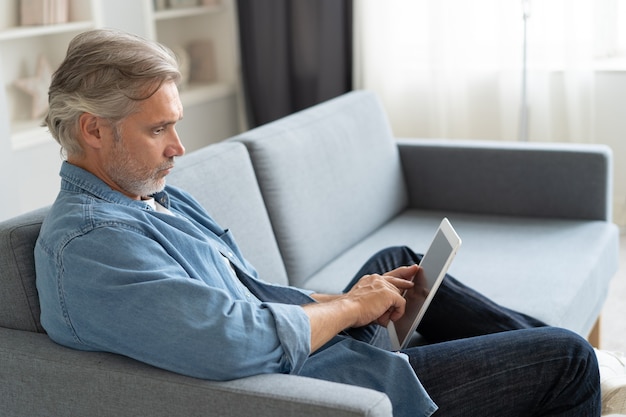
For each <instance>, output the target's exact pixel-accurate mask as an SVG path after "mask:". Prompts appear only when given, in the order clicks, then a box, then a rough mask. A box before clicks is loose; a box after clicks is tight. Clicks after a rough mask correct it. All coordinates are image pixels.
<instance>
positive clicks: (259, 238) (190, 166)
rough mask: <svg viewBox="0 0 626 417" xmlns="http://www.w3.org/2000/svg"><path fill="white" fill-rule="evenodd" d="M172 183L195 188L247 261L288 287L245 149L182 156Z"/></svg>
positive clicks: (239, 146) (224, 146)
mask: <svg viewBox="0 0 626 417" xmlns="http://www.w3.org/2000/svg"><path fill="white" fill-rule="evenodd" d="M168 182H169V183H170V184H172V185H176V186H179V187H181V188H183V189H184V190H193V196H194V197H195V198H196V199H198V201H199V202H200V204H202V205H203V206H204V207H205V208H206V209H207V210H208V212H209V213H210V214H211V216H213V218H215V219H216V220H217V222H218V223H219V224H220V225H221V226H222V227H224V228H227V229H230V230H231V232H232V233H233V235H234V236H235V239H236V240H237V242H239V243H240V246H241V249H242V251H243V253H245V254H246V258H247V259H248V260H249V261H250V262H252V264H253V265H254V266H255V267H256V269H257V270H258V272H259V274H260V276H262V277H263V278H264V279H265V280H266V281H269V282H274V283H277V284H287V283H288V282H287V274H286V272H285V266H284V264H283V261H282V258H281V256H280V252H279V250H278V245H277V244H276V239H275V238H274V234H273V233H272V225H271V224H270V220H269V217H268V215H267V211H266V210H265V204H264V203H263V199H262V197H261V192H260V190H259V186H258V184H257V180H256V176H255V175H254V171H253V170H252V164H251V162H250V158H249V156H248V152H246V149H245V147H244V146H243V145H242V144H240V143H236V142H233V143H224V144H222V145H221V146H209V147H206V148H203V149H200V150H198V151H197V152H194V153H192V154H189V155H187V156H185V157H183V158H181V159H180V160H179V161H178V162H177V164H176V169H174V171H173V172H172V173H171V174H170V176H169V177H168Z"/></svg>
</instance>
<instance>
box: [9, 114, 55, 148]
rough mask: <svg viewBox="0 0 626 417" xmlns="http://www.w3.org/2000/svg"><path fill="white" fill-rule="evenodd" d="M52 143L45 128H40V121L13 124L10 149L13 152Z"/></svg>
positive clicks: (51, 138)
mask: <svg viewBox="0 0 626 417" xmlns="http://www.w3.org/2000/svg"><path fill="white" fill-rule="evenodd" d="M52 142H54V138H53V137H52V135H51V134H50V132H48V128H47V127H43V126H41V120H28V121H20V122H13V129H12V132H11V148H12V149H13V150H14V151H19V150H23V149H28V148H32V147H35V146H39V145H43V144H49V143H52Z"/></svg>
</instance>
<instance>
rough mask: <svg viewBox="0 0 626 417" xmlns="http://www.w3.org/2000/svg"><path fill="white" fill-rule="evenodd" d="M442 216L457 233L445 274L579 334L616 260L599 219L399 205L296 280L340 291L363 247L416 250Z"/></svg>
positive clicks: (612, 232)
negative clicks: (319, 266)
mask: <svg viewBox="0 0 626 417" xmlns="http://www.w3.org/2000/svg"><path fill="white" fill-rule="evenodd" d="M444 216H445V217H448V219H450V222H451V223H452V225H453V226H454V227H455V229H456V230H457V232H458V233H459V235H460V237H461V239H462V241H463V244H462V245H461V248H460V249H459V252H458V254H457V256H456V258H455V260H454V262H453V263H452V266H451V267H450V270H449V273H450V274H451V275H452V276H454V277H455V278H457V279H459V280H460V281H462V282H463V283H465V284H467V285H469V286H471V287H472V288H474V289H476V290H478V291H480V292H481V293H483V294H485V295H487V296H488V297H490V298H491V299H493V300H494V301H496V302H498V303H500V304H502V305H504V306H506V307H509V308H513V309H515V310H518V311H521V312H524V313H526V314H529V315H531V316H534V317H537V318H538V319H540V320H543V321H544V322H546V323H548V324H550V325H555V326H560V327H565V328H568V329H570V330H573V331H575V332H577V333H579V334H581V335H583V336H587V334H588V332H589V331H590V330H591V328H592V327H593V324H594V322H595V318H596V317H597V316H598V315H599V314H600V310H601V308H602V305H603V303H604V300H605V298H606V295H607V291H608V286H609V280H610V279H609V277H612V276H613V275H614V273H615V272H616V271H617V267H618V265H617V259H618V255H617V253H616V251H617V248H618V239H619V233H618V230H617V227H616V226H615V225H613V224H611V223H607V222H603V221H588V220H587V221H581V220H559V219H541V218H523V217H505V216H490V215H478V214H460V213H452V212H438V211H424V210H415V209H412V210H407V211H405V212H403V213H402V214H400V215H399V216H397V217H395V218H394V219H393V220H392V221H390V222H389V223H387V224H386V225H384V226H383V227H381V228H380V229H378V230H377V231H376V232H374V233H372V234H371V235H370V236H368V237H367V238H365V239H363V240H362V241H361V242H360V243H359V244H357V245H355V246H354V247H352V248H351V249H349V250H348V251H346V252H344V253H343V254H342V255H341V256H339V257H338V258H337V259H335V260H334V261H333V262H331V263H330V264H329V265H328V266H326V267H325V268H324V269H322V270H320V271H319V272H318V273H316V274H315V275H313V276H312V277H311V278H310V279H309V280H308V281H307V282H306V283H305V285H304V286H305V287H306V288H308V289H311V290H315V291H320V292H331V293H335V292H340V291H342V290H343V289H344V286H345V285H346V284H347V283H348V282H349V280H350V279H351V278H352V277H353V275H354V274H355V273H356V272H357V271H358V269H359V268H360V267H361V265H362V264H363V263H364V262H365V261H366V260H367V259H368V258H369V257H370V256H371V255H373V254H374V253H375V252H376V251H378V250H380V249H382V248H384V247H387V246H395V245H406V246H409V247H411V248H412V249H413V250H414V251H416V252H417V253H424V252H425V251H426V249H427V247H428V245H429V243H430V241H431V239H432V237H433V235H434V233H435V230H436V228H437V226H438V224H439V222H440V221H441V219H442V218H443V217H444ZM572 260H574V261H573V262H572ZM546 304H548V305H551V307H550V308H546Z"/></svg>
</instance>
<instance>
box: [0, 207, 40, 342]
mask: <svg viewBox="0 0 626 417" xmlns="http://www.w3.org/2000/svg"><path fill="white" fill-rule="evenodd" d="M46 212H47V209H39V210H36V211H34V212H31V213H27V214H24V215H22V216H19V217H17V218H15V219H11V220H10V221H7V222H5V223H3V224H2V228H1V229H0V254H1V255H0V327H6V328H9V329H17V330H26V331H29V332H43V328H42V327H41V322H40V320H39V314H40V313H41V310H40V308H39V298H38V297H37V288H36V286H35V260H34V255H33V249H34V248H35V240H36V239H37V235H38V234H39V229H40V227H41V222H42V221H43V218H44V215H45V213H46Z"/></svg>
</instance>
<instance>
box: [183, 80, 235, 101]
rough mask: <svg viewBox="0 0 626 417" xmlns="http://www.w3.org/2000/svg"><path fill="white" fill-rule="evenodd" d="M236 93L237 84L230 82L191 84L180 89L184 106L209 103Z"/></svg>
mask: <svg viewBox="0 0 626 417" xmlns="http://www.w3.org/2000/svg"><path fill="white" fill-rule="evenodd" d="M234 93H235V86H234V85H232V84H230V83H211V84H193V83H192V84H189V85H187V86H185V87H184V88H183V89H182V90H181V91H180V101H181V102H182V104H183V107H187V106H195V105H198V104H203V103H208V102H210V101H213V100H218V99H220V98H224V97H228V96H230V95H232V94H234Z"/></svg>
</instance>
